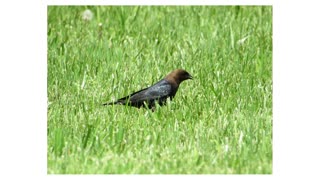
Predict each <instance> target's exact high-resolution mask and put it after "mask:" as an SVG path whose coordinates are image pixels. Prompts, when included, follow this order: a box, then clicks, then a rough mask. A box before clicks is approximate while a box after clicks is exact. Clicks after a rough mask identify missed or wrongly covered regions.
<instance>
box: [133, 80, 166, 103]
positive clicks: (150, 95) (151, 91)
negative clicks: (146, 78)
mask: <svg viewBox="0 0 320 180" xmlns="http://www.w3.org/2000/svg"><path fill="white" fill-rule="evenodd" d="M171 92H172V87H171V85H170V83H169V82H168V81H166V80H165V79H163V80H161V81H159V82H158V83H156V84H155V85H153V86H151V87H149V88H146V89H143V90H141V91H138V92H136V93H133V94H131V95H130V101H131V102H133V103H135V102H144V101H154V100H162V99H166V98H168V97H169V96H170V94H171Z"/></svg>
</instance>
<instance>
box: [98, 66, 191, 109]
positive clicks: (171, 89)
mask: <svg viewBox="0 0 320 180" xmlns="http://www.w3.org/2000/svg"><path fill="white" fill-rule="evenodd" d="M187 79H192V76H191V75H190V74H189V73H188V72H187V71H185V70H182V69H177V70H174V71H172V72H171V73H170V74H168V75H167V76H166V77H165V78H164V79H162V80H160V81H159V82H157V83H156V84H154V85H152V86H150V87H148V88H145V89H142V90H140V91H137V92H135V93H132V94H130V95H129V96H126V97H123V98H120V99H118V100H117V101H115V102H111V103H105V104H103V105H114V104H122V105H129V106H134V107H137V108H140V107H145V105H144V104H146V106H147V107H148V108H152V109H154V107H155V104H156V102H158V104H159V105H160V106H162V105H165V103H166V100H167V98H170V100H172V99H173V97H174V96H175V95H176V92H177V90H178V88H179V85H180V83H181V82H183V81H184V80H187Z"/></svg>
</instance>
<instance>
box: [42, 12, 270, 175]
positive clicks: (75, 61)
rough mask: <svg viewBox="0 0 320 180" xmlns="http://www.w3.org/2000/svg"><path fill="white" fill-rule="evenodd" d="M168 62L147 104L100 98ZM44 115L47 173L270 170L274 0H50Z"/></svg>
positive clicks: (136, 84)
mask: <svg viewBox="0 0 320 180" xmlns="http://www.w3.org/2000/svg"><path fill="white" fill-rule="evenodd" d="M86 9H90V10H91V11H92V12H93V14H94V17H93V19H92V20H90V21H84V20H83V19H82V12H83V11H84V10H86ZM99 23H102V25H101V26H99ZM244 39H245V40H244ZM177 68H183V69H186V70H187V71H188V72H189V73H190V74H191V75H192V76H193V77H194V79H193V80H190V81H185V82H183V83H182V84H181V85H180V88H179V90H178V92H177V94H176V97H175V98H174V100H173V101H171V102H170V103H169V104H168V105H167V106H163V107H161V108H158V109H157V110H156V112H154V113H152V112H151V110H146V109H136V108H132V107H126V106H101V104H102V103H104V102H107V101H111V100H113V99H115V98H120V97H123V96H125V95H128V94H130V93H131V92H134V91H137V90H140V89H142V88H144V87H147V86H149V85H151V84H153V83H155V82H157V81H158V80H160V79H161V78H163V77H164V76H165V75H166V74H167V73H169V72H171V71H172V70H174V69H177ZM47 124H48V126H47V127H48V129H47V138H48V141H47V142H48V146H47V150H48V153H47V158H48V167H47V170H48V174H60V173H61V174H74V173H75V174H121V173H125V174H137V173H138V174H140V173H141V174H225V173H226V174H248V173H249V174H270V173H272V7H271V6H264V7H261V6H256V7H254V6H241V7H239V6H170V7H166V6H162V7H160V6H141V7H138V6H133V7H130V6H126V7H121V6H96V7H92V6H49V7H48V123H47Z"/></svg>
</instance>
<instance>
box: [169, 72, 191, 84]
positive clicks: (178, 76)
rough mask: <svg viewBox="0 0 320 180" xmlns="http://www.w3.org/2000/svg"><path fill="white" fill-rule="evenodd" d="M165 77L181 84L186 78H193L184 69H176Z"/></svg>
mask: <svg viewBox="0 0 320 180" xmlns="http://www.w3.org/2000/svg"><path fill="white" fill-rule="evenodd" d="M165 79H167V80H169V81H174V82H176V83H177V84H178V85H179V84H180V83H181V82H182V81H184V80H188V79H192V76H191V75H190V74H189V73H188V72H187V71H185V70H183V69H176V70H174V71H172V72H171V73H170V74H168V75H167V76H166V77H165Z"/></svg>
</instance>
